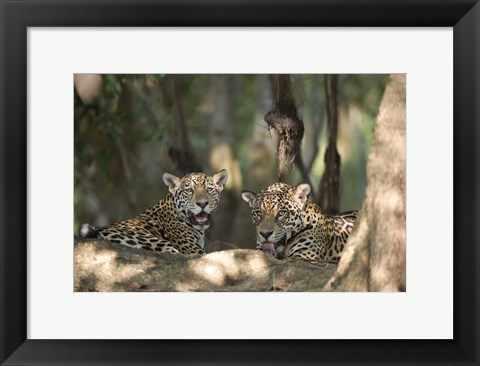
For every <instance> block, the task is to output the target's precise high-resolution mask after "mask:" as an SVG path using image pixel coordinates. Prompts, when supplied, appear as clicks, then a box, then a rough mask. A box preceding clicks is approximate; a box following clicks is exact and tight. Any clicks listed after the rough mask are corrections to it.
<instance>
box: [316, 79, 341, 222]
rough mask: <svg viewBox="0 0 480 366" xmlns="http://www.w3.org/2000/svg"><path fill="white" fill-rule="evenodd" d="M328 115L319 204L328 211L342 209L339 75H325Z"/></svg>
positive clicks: (332, 211) (336, 211)
mask: <svg viewBox="0 0 480 366" xmlns="http://www.w3.org/2000/svg"><path fill="white" fill-rule="evenodd" d="M325 95H326V100H327V103H326V104H327V116H328V145H327V149H326V151H325V172H324V173H323V176H322V179H321V180H320V195H319V204H320V206H321V207H322V208H323V209H324V210H325V211H326V212H327V213H330V214H331V213H338V212H339V210H340V166H341V158H340V154H339V153H338V150H337V136H338V75H330V76H325Z"/></svg>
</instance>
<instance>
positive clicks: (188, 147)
mask: <svg viewBox="0 0 480 366" xmlns="http://www.w3.org/2000/svg"><path fill="white" fill-rule="evenodd" d="M171 90H172V114H173V130H172V141H173V142H174V144H175V145H173V146H171V147H170V149H169V151H168V154H169V156H170V158H171V159H172V162H173V164H174V166H175V174H176V175H179V176H184V175H185V174H188V173H191V172H201V171H202V166H201V164H200V163H199V162H198V161H197V158H196V154H195V152H194V151H193V147H192V143H191V141H190V137H189V135H188V127H187V123H186V122H185V113H184V110H183V104H182V92H181V90H180V83H179V81H178V78H177V77H176V76H175V75H173V76H172V81H171Z"/></svg>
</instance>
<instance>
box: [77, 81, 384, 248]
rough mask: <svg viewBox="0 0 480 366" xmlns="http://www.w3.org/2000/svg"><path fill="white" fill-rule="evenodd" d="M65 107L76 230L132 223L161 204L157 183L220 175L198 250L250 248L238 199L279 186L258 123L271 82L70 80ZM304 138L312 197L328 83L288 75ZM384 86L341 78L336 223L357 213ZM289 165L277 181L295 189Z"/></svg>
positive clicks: (269, 101) (269, 140)
mask: <svg viewBox="0 0 480 366" xmlns="http://www.w3.org/2000/svg"><path fill="white" fill-rule="evenodd" d="M74 78H75V96H74V98H75V104H74V123H75V136H74V141H75V142H74V143H75V146H74V149H75V151H74V156H75V164H74V177H75V180H74V181H75V187H74V190H75V194H74V199H75V206H74V207H75V208H74V210H75V213H74V214H75V216H74V217H75V222H74V231H75V233H77V232H78V227H79V224H80V223H83V222H88V223H90V224H93V225H96V226H97V225H105V224H108V223H112V222H115V221H119V220H122V219H126V218H129V217H133V216H135V215H137V214H139V213H141V212H142V211H143V210H145V209H146V208H148V207H149V206H151V205H152V204H154V203H155V202H157V201H159V200H160V199H162V198H163V197H164V196H165V194H166V193H167V188H166V186H165V185H164V183H163V180H162V175H163V173H165V172H170V173H173V174H176V175H178V176H182V175H184V174H186V173H187V172H189V171H192V170H201V171H203V172H205V173H207V174H213V173H215V172H216V171H218V170H220V169H223V168H225V169H227V170H228V173H229V181H228V183H227V185H226V188H225V190H224V191H223V192H222V199H221V201H220V206H219V208H218V209H217V211H216V213H215V214H214V215H213V220H214V224H213V226H212V227H211V229H209V231H208V235H207V241H210V242H224V243H233V244H235V245H237V246H239V247H244V248H254V246H255V231H254V227H253V225H252V223H251V219H250V210H249V207H248V205H247V204H246V203H245V202H244V201H243V200H242V199H241V196H240V192H241V190H242V189H248V190H251V191H254V192H258V191H260V190H262V189H263V188H265V187H266V186H268V185H269V184H271V183H273V182H276V181H277V180H278V163H277V148H278V136H277V135H276V132H275V131H274V130H271V129H269V128H268V125H267V123H266V122H265V121H264V116H265V114H267V113H268V112H269V111H270V110H271V109H272V106H273V97H272V95H273V91H274V82H273V81H274V78H273V77H272V76H271V75H236V74H230V75H119V74H117V75H107V74H102V75H99V74H77V75H75V76H74ZM291 80H292V91H293V94H294V98H295V103H296V105H297V112H298V116H299V117H300V119H302V120H303V123H304V128H305V133H304V137H303V140H302V145H301V156H302V160H303V162H304V165H305V167H306V169H307V170H308V176H309V179H310V181H311V183H312V186H313V187H312V188H313V191H314V193H315V192H318V190H319V186H320V181H321V178H322V175H323V173H324V170H325V166H324V155H325V149H326V145H327V137H328V129H327V127H328V123H327V120H328V113H327V108H326V106H327V96H326V90H327V89H326V82H327V80H328V76H326V75H292V79H291ZM386 81H387V75H373V74H371V75H338V77H337V91H336V94H337V95H336V97H337V100H338V107H337V109H338V137H337V149H338V153H339V155H340V157H341V167H340V190H339V203H340V205H339V206H340V211H345V210H351V209H359V208H360V206H361V203H362V200H363V195H364V191H365V166H366V159H367V154H368V149H369V146H370V141H371V138H372V135H373V128H374V122H375V119H376V116H377V112H378V108H379V105H380V100H381V98H382V95H383V91H384V88H385V84H386ZM304 180H305V179H303V176H302V175H301V174H300V172H299V171H298V168H297V167H296V166H295V165H291V166H290V168H289V169H288V172H287V175H286V177H285V181H286V182H287V183H290V184H298V183H300V182H302V181H304Z"/></svg>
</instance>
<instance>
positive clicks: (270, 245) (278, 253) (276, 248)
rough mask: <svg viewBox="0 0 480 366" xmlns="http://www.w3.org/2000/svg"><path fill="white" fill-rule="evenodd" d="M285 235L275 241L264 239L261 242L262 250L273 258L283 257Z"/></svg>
mask: <svg viewBox="0 0 480 366" xmlns="http://www.w3.org/2000/svg"><path fill="white" fill-rule="evenodd" d="M284 246H285V236H283V237H282V238H281V239H280V240H278V241H277V242H275V243H274V242H271V241H266V242H264V243H262V250H263V251H264V252H266V253H268V254H270V255H273V256H274V257H275V258H278V259H283V255H284V253H283V252H284V249H285V247H284Z"/></svg>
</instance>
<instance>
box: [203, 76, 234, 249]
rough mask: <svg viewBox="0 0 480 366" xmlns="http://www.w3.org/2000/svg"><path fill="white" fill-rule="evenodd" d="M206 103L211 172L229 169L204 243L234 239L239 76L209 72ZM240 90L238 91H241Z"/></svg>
mask: <svg viewBox="0 0 480 366" xmlns="http://www.w3.org/2000/svg"><path fill="white" fill-rule="evenodd" d="M207 78H208V91H207V96H206V103H207V105H208V106H209V108H207V110H208V111H209V113H207V115H206V118H207V119H208V123H209V125H208V127H207V130H208V136H207V137H208V145H209V160H210V166H211V167H212V170H213V171H212V173H213V172H217V171H219V170H221V169H226V170H227V171H228V181H227V184H226V185H225V190H224V191H223V192H222V201H221V202H222V204H221V205H219V207H218V209H217V210H216V212H215V215H214V218H213V220H214V221H213V225H212V227H211V229H210V230H209V231H207V238H208V240H207V242H208V243H209V242H210V238H211V239H215V240H221V241H225V242H230V243H231V242H233V241H235V238H234V237H233V236H232V229H231V228H232V226H233V221H234V220H235V216H236V214H237V208H238V206H239V205H240V201H241V199H240V190H241V187H242V184H243V183H242V173H241V170H240V164H239V162H238V160H237V153H236V143H235V123H236V120H235V109H234V108H235V104H234V101H235V100H234V99H235V97H236V95H237V93H238V92H239V90H238V85H237V84H236V82H238V75H208V76H207ZM240 92H241V91H240Z"/></svg>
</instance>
